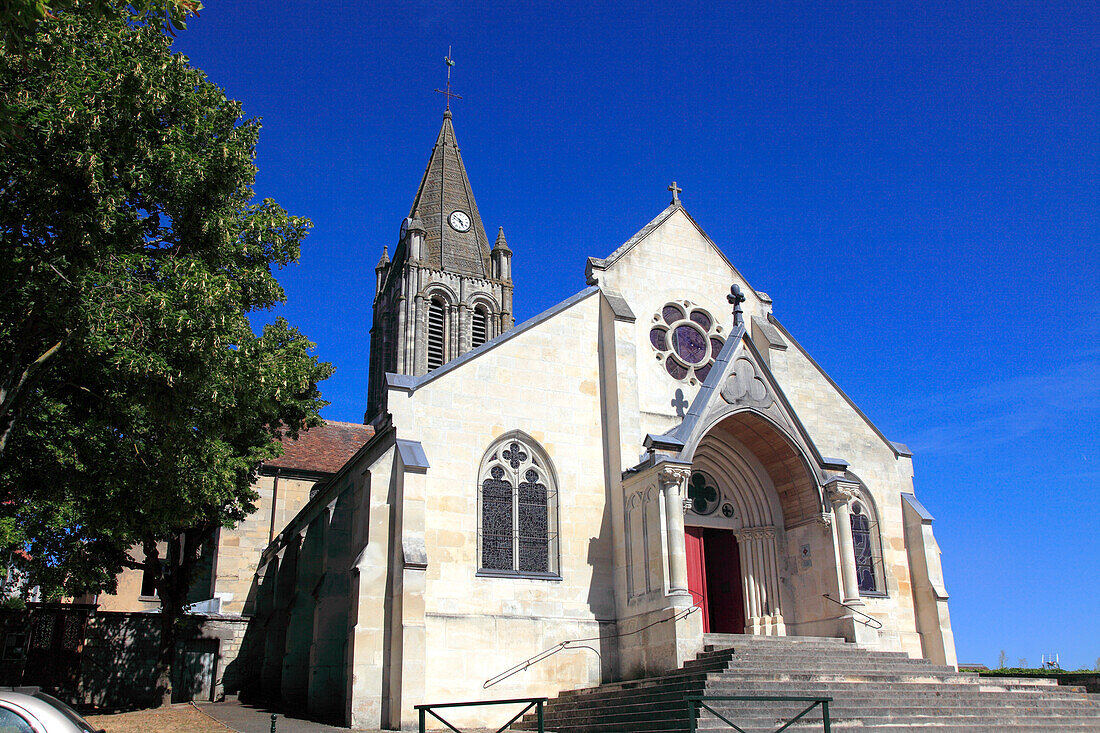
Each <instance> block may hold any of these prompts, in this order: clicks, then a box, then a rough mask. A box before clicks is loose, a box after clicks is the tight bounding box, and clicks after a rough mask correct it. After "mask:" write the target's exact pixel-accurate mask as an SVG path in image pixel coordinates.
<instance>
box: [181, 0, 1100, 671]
mask: <svg viewBox="0 0 1100 733" xmlns="http://www.w3.org/2000/svg"><path fill="white" fill-rule="evenodd" d="M834 5H836V4H834V3H823V4H822V6H821V7H815V6H813V5H810V4H804V3H793V2H787V3H775V2H767V3H764V2H761V3H758V4H757V5H756V6H754V7H749V6H748V5H747V4H746V6H745V7H734V6H733V4H727V3H707V4H705V5H697V4H695V3H689V2H677V3H653V4H651V5H649V6H647V7H636V8H632V7H626V6H617V5H610V4H604V3H593V2H591V1H590V0H588V1H586V2H582V3H571V2H545V3H526V2H524V3H505V2H500V3H494V4H486V5H480V6H477V5H472V4H469V5H468V4H465V3H458V2H430V3H425V2H397V3H390V2H326V3H323V4H322V3H309V2H292V3H279V2H276V3H272V2H242V1H238V0H233V1H232V2H231V1H229V0H209V7H208V8H207V9H206V10H204V11H203V13H202V17H201V18H200V19H196V20H194V21H193V22H192V23H191V27H190V28H189V29H188V30H187V31H185V32H183V33H181V34H180V36H179V38H178V39H177V41H176V44H175V46H176V48H177V49H178V50H180V51H182V52H184V53H186V54H187V55H188V56H190V58H191V60H192V62H193V63H194V64H195V65H196V66H198V67H199V68H202V69H204V70H205V71H206V72H207V73H208V74H209V75H210V77H211V78H212V79H213V80H214V81H215V82H216V83H218V84H219V85H221V86H223V87H224V88H225V89H226V90H227V92H228V93H229V95H230V96H232V97H234V98H236V99H239V100H241V101H242V102H243V103H244V107H245V110H246V112H247V113H248V114H249V115H255V116H260V117H262V118H263V121H264V130H263V133H262V136H261V141H260V146H259V151H258V160H257V164H258V166H259V169H260V172H259V175H258V179H257V193H258V194H259V195H261V196H270V197H273V198H275V199H276V200H277V201H279V202H280V203H281V204H282V205H283V206H284V207H286V208H287V209H288V210H289V211H291V212H292V213H295V214H300V215H303V216H308V217H310V218H311V219H312V220H313V221H314V224H315V227H314V229H313V232H312V234H311V235H310V236H309V238H308V240H307V241H306V244H305V247H304V249H303V253H302V261H301V264H300V265H298V266H296V267H294V268H291V269H289V270H287V271H284V272H283V273H282V274H281V277H280V279H281V281H282V282H283V283H284V285H285V287H286V290H287V296H288V298H289V303H288V305H287V306H286V307H285V308H283V309H281V311H280V312H282V313H284V314H285V315H287V316H288V317H289V318H290V319H291V321H292V322H293V323H295V324H296V325H298V326H300V327H301V329H302V330H303V331H304V332H305V333H307V334H308V335H309V336H310V337H311V338H312V339H313V340H314V341H316V342H317V344H318V348H317V350H318V353H319V354H320V355H321V357H322V358H324V359H326V360H329V361H331V362H333V363H334V364H335V365H336V367H337V369H338V371H337V373H336V376H334V377H333V378H332V379H330V380H329V381H328V382H326V383H325V384H324V385H323V389H324V393H325V396H326V398H327V399H329V400H330V401H331V402H332V405H331V406H330V407H328V408H326V410H325V412H324V415H325V416H326V417H328V418H330V419H337V420H349V421H360V420H361V419H362V415H363V411H364V408H365V403H366V379H367V371H366V370H367V346H368V329H369V325H370V306H371V298H372V296H373V291H374V269H373V268H374V265H375V264H376V263H377V261H378V257H379V254H380V252H381V249H382V245H383V244H389V245H392V244H393V243H394V241H395V239H396V237H397V231H398V227H399V225H400V223H401V219H402V217H404V216H405V215H406V213H407V212H408V208H409V206H410V204H411V202H412V198H413V195H414V193H415V191H416V187H417V185H418V183H419V181H420V177H421V175H422V173H423V170H424V166H425V165H426V163H427V160H428V155H429V153H430V151H431V146H432V143H433V142H434V140H435V135H436V133H437V131H438V128H439V124H440V122H441V113H442V110H443V99H442V98H441V97H440V95H438V94H434V93H433V92H432V90H433V89H435V88H436V87H440V86H442V84H443V82H444V66H443V63H442V59H443V56H444V55H445V54H446V51H447V46H448V44H452V45H453V46H454V51H453V57H454V59H455V60H456V62H457V65H456V66H455V68H454V77H453V83H454V88H455V90H456V91H457V92H458V93H460V94H462V95H463V97H464V99H463V100H461V101H458V102H456V103H455V105H454V115H455V128H456V131H457V134H458V140H459V144H460V145H461V146H462V151H463V156H464V159H465V162H466V166H467V170H468V172H469V175H470V179H471V182H472V184H473V187H474V192H475V195H476V196H477V202H478V206H479V208H480V211H481V215H482V218H483V219H484V221H485V225H486V229H487V230H488V231H489V233H490V237H492V235H493V233H495V231H496V227H497V226H499V225H503V226H504V229H505V232H506V234H507V236H508V241H509V243H510V244H511V247H512V249H513V250H514V252H515V257H514V260H513V263H514V272H515V280H516V317H517V320H523V319H525V318H527V317H529V316H531V315H534V314H535V313H537V312H539V311H541V310H543V309H544V308H546V307H548V306H549V305H551V304H553V303H555V302H557V301H559V300H561V299H563V298H565V297H567V296H569V295H571V294H572V293H574V292H576V291H577V290H579V289H581V288H582V287H583V286H584V277H583V265H584V259H585V257H586V256H588V255H597V256H605V255H607V254H608V253H610V252H611V251H612V250H613V249H614V248H615V247H616V246H618V245H619V244H620V243H621V242H623V241H625V240H626V239H627V238H629V237H630V236H631V235H632V234H633V233H634V232H635V231H636V230H638V229H639V228H641V227H642V226H643V225H644V224H645V223H646V222H647V221H649V219H651V218H652V217H653V216H655V215H656V214H657V213H658V212H659V211H660V210H661V209H662V208H663V207H664V206H665V205H666V203H667V202H668V198H669V194H668V192H667V191H666V190H665V187H666V186H667V185H668V183H669V182H670V181H671V180H673V179H675V180H677V181H678V182H679V183H680V185H681V186H682V187H683V189H684V192H683V200H684V202H685V205H686V206H687V208H688V210H689V211H690V212H691V213H692V215H693V216H694V217H695V218H696V219H697V220H698V221H699V223H700V224H701V225H702V226H703V227H704V228H705V229H706V230H707V232H708V233H709V234H710V236H711V237H712V239H714V241H715V242H717V243H718V244H719V246H721V247H722V248H723V249H724V250H725V252H726V253H727V255H728V256H729V258H730V259H731V260H732V261H733V262H734V264H735V265H736V266H737V267H738V268H739V269H740V270H741V272H742V273H743V274H744V275H745V276H746V277H747V278H748V279H749V281H750V282H751V283H752V284H753V285H754V286H755V287H756V288H757V289H760V290H764V291H766V292H768V293H769V294H770V295H771V296H772V297H773V298H774V300H775V314H776V315H777V317H778V318H779V319H780V320H781V321H782V322H783V323H784V325H786V326H787V328H788V329H789V330H790V331H791V332H792V333H793V334H794V335H795V337H796V338H798V339H799V340H800V341H801V343H802V344H803V345H804V346H805V347H806V348H807V349H808V350H809V351H810V353H811V354H812V355H813V356H814V357H815V358H816V359H817V360H818V361H819V363H820V364H821V365H822V366H823V367H824V368H825V369H826V370H827V371H828V372H829V373H830V374H831V375H832V376H833V378H834V379H835V380H836V381H837V382H838V383H839V384H840V385H841V386H842V387H843V388H844V389H845V390H846V391H847V392H848V394H850V395H851V396H852V397H853V398H854V399H855V401H856V402H857V404H859V405H861V406H862V408H863V409H864V411H865V412H866V413H867V414H868V415H869V416H870V417H871V419H872V420H873V421H875V423H876V424H877V425H878V426H879V427H880V428H881V429H882V430H883V432H884V433H885V434H886V435H887V436H889V437H890V438H891V439H893V440H898V441H902V442H905V443H908V444H909V445H910V446H911V447H912V448H913V449H914V450H915V451H916V458H915V459H914V460H915V465H916V472H917V476H916V489H917V495H918V496H919V497H920V498H921V500H922V501H923V502H924V503H925V505H926V506H927V507H928V508H929V510H930V511H931V512H932V513H933V514H934V515H935V516H936V517H937V521H936V523H935V525H934V526H935V531H936V536H937V538H938V540H939V543H940V546H941V548H942V550H943V562H944V573H945V576H946V582H947V588H948V591H949V592H950V594H951V602H950V609H951V616H952V621H953V625H954V630H955V638H956V642H957V646H958V652H959V659H960V661H963V662H984V663H986V664H989V665H990V666H993V665H994V664H995V663H996V661H997V655H998V651H999V650H1001V649H1004V650H1005V652H1006V654H1007V656H1008V660H1009V662H1010V664H1012V665H1015V664H1016V663H1017V660H1018V659H1019V658H1026V659H1027V661H1028V663H1030V664H1032V665H1037V664H1038V663H1039V661H1040V658H1041V655H1042V654H1043V653H1045V652H1057V653H1059V654H1060V655H1061V658H1062V661H1063V666H1066V667H1069V668H1075V667H1077V666H1087V667H1092V666H1093V665H1094V664H1096V663H1097V662H1098V657H1100V633H1098V632H1097V630H1096V620H1097V618H1100V590H1098V588H1097V583H1098V581H1100V552H1098V551H1097V534H1098V532H1097V530H1098V528H1100V510H1098V508H1097V507H1098V504H1100V489H1098V483H1100V481H1098V479H1100V450H1098V444H1097V421H1098V418H1100V345H1098V338H1097V337H1098V336H1100V327H1098V325H1097V323H1098V318H1100V304H1098V300H1097V291H1098V286H1100V276H1098V274H1097V271H1098V268H1100V255H1098V244H1100V198H1098V197H1100V194H1098V191H1100V176H1098V173H1100V124H1098V120H1100V92H1098V90H1100V10H1098V9H1097V6H1096V4H1095V3H1090V2H1085V3H1080V2H1051V1H1050V0H1045V1H1043V2H1034V3H1016V2H1004V1H1001V0H999V1H997V2H989V3H986V4H976V3H970V2H960V1H959V0H952V1H951V2H939V3H913V2H904V3H884V2H878V3H849V4H846V5H848V6H849V7H848V8H847V9H843V10H838V9H837V8H836V7H833V6H834Z"/></svg>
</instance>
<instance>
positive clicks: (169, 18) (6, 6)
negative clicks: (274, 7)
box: [0, 0, 202, 51]
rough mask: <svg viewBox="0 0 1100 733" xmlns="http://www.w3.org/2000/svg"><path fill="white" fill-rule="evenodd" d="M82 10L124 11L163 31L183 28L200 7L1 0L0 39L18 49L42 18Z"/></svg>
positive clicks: (188, 2) (103, 0)
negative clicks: (157, 26) (155, 25)
mask: <svg viewBox="0 0 1100 733" xmlns="http://www.w3.org/2000/svg"><path fill="white" fill-rule="evenodd" d="M78 9H79V10H83V11H87V12H91V13H94V14H97V15H114V14H118V13H120V12H121V13H125V14H127V15H129V17H130V18H131V19H133V20H137V21H151V22H153V23H155V24H157V25H159V26H160V27H161V28H162V29H164V30H165V31H167V32H169V33H172V32H173V31H174V30H183V29H184V28H186V27H187V19H188V17H189V16H191V15H197V14H198V12H199V11H200V10H202V3H201V2H198V0H140V1H139V2H132V3H124V2H118V0H0V42H3V43H4V45H5V46H7V47H8V48H9V49H10V50H15V51H19V50H21V49H23V48H24V47H25V46H26V45H27V44H28V43H29V42H31V41H32V40H33V39H34V37H35V35H36V34H37V33H38V31H39V30H41V29H42V23H43V21H48V20H52V19H53V18H55V17H56V15H57V14H59V13H64V12H66V11H69V10H78Z"/></svg>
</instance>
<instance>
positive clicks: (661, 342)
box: [649, 328, 668, 351]
mask: <svg viewBox="0 0 1100 733" xmlns="http://www.w3.org/2000/svg"><path fill="white" fill-rule="evenodd" d="M667 333H668V331H666V330H665V329H663V328H651V329H650V330H649V343H651V344H653V348H655V349H657V350H658V351H664V350H666V349H668V344H667V343H666V342H665V335H666V334H667Z"/></svg>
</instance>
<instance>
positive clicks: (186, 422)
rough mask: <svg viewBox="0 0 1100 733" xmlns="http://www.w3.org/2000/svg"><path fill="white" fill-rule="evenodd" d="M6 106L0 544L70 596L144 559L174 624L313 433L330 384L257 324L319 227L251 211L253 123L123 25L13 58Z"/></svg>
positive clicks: (279, 326) (60, 32) (53, 37)
mask: <svg viewBox="0 0 1100 733" xmlns="http://www.w3.org/2000/svg"><path fill="white" fill-rule="evenodd" d="M0 105H3V106H4V107H6V108H8V109H10V110H12V111H13V115H14V122H15V124H16V125H17V126H18V129H19V134H18V135H16V136H14V137H11V138H9V139H8V140H7V141H6V144H5V145H4V146H2V147H0V451H2V453H0V535H3V536H0V541H2V542H6V543H8V545H9V546H10V545H11V544H12V543H15V544H22V545H23V546H24V547H26V548H27V549H28V550H29V553H30V556H31V557H32V559H33V560H32V562H33V563H34V566H33V567H32V571H33V573H34V578H35V579H36V580H37V581H39V582H43V583H44V584H45V585H46V587H47V589H48V588H58V589H63V590H64V591H65V592H66V593H68V594H78V593H81V592H84V591H96V590H100V589H107V590H110V589H112V587H113V583H114V578H115V576H116V574H117V573H118V571H119V570H120V569H121V568H122V567H124V566H126V565H131V566H132V565H134V564H135V561H136V560H140V559H141V558H140V557H132V556H131V555H130V554H128V553H129V552H130V550H131V548H132V547H134V546H135V545H136V546H144V548H145V549H146V550H147V551H150V552H151V553H152V554H153V556H154V566H156V565H160V566H161V567H162V570H163V572H162V574H161V577H160V580H159V581H158V593H159V594H160V596H161V599H162V601H163V603H164V608H165V609H167V610H169V611H171V610H173V609H175V610H177V611H178V608H179V607H180V606H181V605H182V603H183V597H184V596H185V594H186V587H187V584H188V582H189V573H190V567H191V565H193V564H194V560H195V558H196V557H197V554H198V548H199V547H200V546H201V544H202V542H203V541H205V539H207V538H209V537H210V536H212V534H213V532H214V531H215V529H216V528H217V527H219V526H230V525H232V524H233V523H235V522H237V521H239V520H240V519H241V518H243V517H244V516H245V515H246V514H247V513H248V512H250V511H251V510H252V509H253V508H254V506H253V501H254V500H255V498H256V497H255V494H254V492H253V491H252V489H251V488H250V487H251V483H252V481H253V479H254V477H255V471H256V468H257V466H258V464H259V463H260V462H261V461H262V460H265V459H268V458H272V457H274V456H276V455H278V454H279V453H280V452H281V445H280V443H279V438H280V437H281V435H282V431H283V430H287V431H289V432H290V433H291V434H292V435H294V436H295V437H296V435H297V431H298V430H299V429H300V428H302V427H305V426H310V425H316V424H319V423H320V418H319V416H318V410H319V409H320V408H321V407H322V406H323V405H324V404H325V403H324V402H322V401H321V399H320V394H319V392H318V390H317V383H318V382H319V381H321V380H323V379H325V378H326V377H327V376H328V375H329V374H330V373H331V371H332V369H331V367H330V366H329V365H328V364H323V363H318V362H317V359H316V358H315V357H314V356H312V355H311V353H310V352H311V349H312V348H313V344H311V343H309V341H307V340H306V339H305V338H304V337H303V336H302V334H300V333H299V332H298V331H296V330H295V329H294V328H292V327H291V326H290V325H289V324H288V323H287V322H286V321H285V320H283V319H278V320H276V321H275V322H274V323H272V324H270V325H268V326H266V327H265V328H264V329H263V332H262V333H261V334H260V335H256V334H255V333H254V332H253V330H252V328H251V326H250V324H249V320H248V318H247V314H248V313H250V312H252V311H256V310H257V309H268V308H271V307H272V306H274V305H275V304H277V303H279V302H281V301H282V300H283V299H284V294H283V291H282V288H281V287H280V286H279V284H278V282H277V281H276V280H275V277H274V275H273V268H279V267H283V266H286V265H289V264H291V263H293V262H295V261H296V260H297V258H298V255H299V246H300V242H301V240H302V238H303V236H304V235H305V234H306V231H307V229H308V227H309V225H310V224H309V222H308V221H307V220H305V219H302V218H299V217H295V216H290V215H288V214H287V213H286V212H285V211H284V210H283V209H282V208H280V207H279V206H278V205H277V204H276V203H275V202H273V201H270V200H263V201H262V202H259V203H257V202H255V201H254V194H253V190H252V186H253V182H254V178H255V168H254V165H253V159H254V152H255V145H256V141H257V135H258V133H259V130H260V125H259V122H258V121H257V120H254V119H245V118H244V117H243V115H242V111H241V106H240V104H239V103H237V102H234V101H231V100H228V99H226V97H225V94H224V92H222V90H220V89H219V88H217V87H216V86H215V85H214V84H212V83H211V82H210V81H208V80H207V79H206V77H205V76H204V75H203V73H202V72H200V71H198V70H196V69H193V68H191V67H190V66H189V64H188V62H187V59H186V58H184V57H183V56H181V55H173V54H172V53H171V52H170V50H169V45H168V41H167V39H166V38H165V37H164V35H163V34H162V33H161V32H160V30H159V29H157V28H156V27H153V26H150V25H148V24H134V23H132V22H129V19H128V18H127V17H126V16H125V15H123V14H112V13H107V14H99V13H96V12H92V11H91V10H86V11H81V10H78V11H72V12H67V13H63V14H60V15H59V16H58V17H57V18H55V19H53V20H51V21H50V23H49V24H48V28H47V29H45V30H44V31H43V32H42V33H40V35H39V36H38V38H37V39H36V42H35V43H34V44H33V46H31V47H28V48H27V49H25V50H24V51H23V52H21V53H15V52H13V51H11V50H8V49H0ZM165 543H167V546H168V548H169V550H168V552H167V554H163V553H159V554H158V549H157V548H158V544H159V546H160V547H163V546H164V545H165ZM173 613H174V611H173ZM170 616H172V613H166V614H165V617H166V618H168V617H170ZM168 621H169V622H170V621H171V619H170V618H168Z"/></svg>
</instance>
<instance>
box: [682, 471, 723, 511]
mask: <svg viewBox="0 0 1100 733" xmlns="http://www.w3.org/2000/svg"><path fill="white" fill-rule="evenodd" d="M688 498H689V499H691V510H692V511H693V512H695V513H696V514H703V515H706V514H711V513H713V512H714V510H715V509H717V508H718V504H719V503H720V502H721V501H722V492H721V491H719V490H718V485H717V484H715V483H714V480H713V479H711V477H710V476H708V475H706V474H705V473H703V472H702V471H692V472H691V479H690V480H689V481H688Z"/></svg>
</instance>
